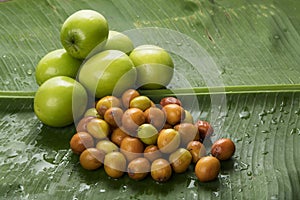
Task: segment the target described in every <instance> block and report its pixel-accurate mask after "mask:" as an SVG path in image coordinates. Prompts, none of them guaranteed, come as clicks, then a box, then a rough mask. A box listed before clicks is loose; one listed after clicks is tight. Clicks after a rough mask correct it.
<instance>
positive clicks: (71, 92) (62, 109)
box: [34, 76, 87, 127]
mask: <svg viewBox="0 0 300 200" xmlns="http://www.w3.org/2000/svg"><path fill="white" fill-rule="evenodd" d="M86 105H87V93H86V91H85V89H84V88H83V87H82V85H81V84H79V83H78V82H77V81H75V80H74V79H72V78H70V77H66V76H57V77H53V78H50V79H48V80H47V81H45V82H44V83H43V84H42V85H41V86H40V87H39V88H38V90H37V92H36V94H35V97H34V112H35V114H36V115H37V117H38V118H39V119H40V120H41V121H42V122H43V123H44V124H46V125H48V126H53V127H64V126H67V125H70V124H72V123H73V122H74V118H73V117H74V116H75V117H76V116H81V115H82V114H83V113H84V111H85V109H86ZM73 107H74V108H75V107H76V109H74V112H73Z"/></svg>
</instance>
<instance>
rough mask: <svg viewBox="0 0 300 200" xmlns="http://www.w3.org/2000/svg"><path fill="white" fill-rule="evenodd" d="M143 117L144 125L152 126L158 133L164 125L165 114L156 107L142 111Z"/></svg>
mask: <svg viewBox="0 0 300 200" xmlns="http://www.w3.org/2000/svg"><path fill="white" fill-rule="evenodd" d="M144 115H145V121H146V123H149V124H152V125H153V126H154V127H155V128H156V129H157V130H158V131H160V130H161V129H162V128H163V127H164V125H165V123H166V116H165V113H164V112H163V111H162V110H161V109H159V108H157V107H150V108H148V109H147V110H145V111H144Z"/></svg>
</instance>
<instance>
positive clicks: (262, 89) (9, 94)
mask: <svg viewBox="0 0 300 200" xmlns="http://www.w3.org/2000/svg"><path fill="white" fill-rule="evenodd" d="M140 92H141V94H143V95H148V96H157V95H160V96H168V95H174V94H176V95H178V96H182V95H209V94H251V93H270V92H276V93H281V92H300V84H288V85H287V84H285V85H255V86H254V85H243V86H216V87H194V88H174V89H160V90H140ZM34 96H35V91H1V90H0V99H3V98H34Z"/></svg>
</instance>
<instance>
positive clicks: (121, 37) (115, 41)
mask: <svg viewBox="0 0 300 200" xmlns="http://www.w3.org/2000/svg"><path fill="white" fill-rule="evenodd" d="M133 48H134V46H133V42H132V41H131V39H130V38H129V37H128V36H127V35H125V34H123V33H120V32H118V31H109V34H108V39H107V41H106V44H105V46H104V48H103V50H119V51H122V52H124V53H126V54H129V53H130V52H131V51H132V50H133Z"/></svg>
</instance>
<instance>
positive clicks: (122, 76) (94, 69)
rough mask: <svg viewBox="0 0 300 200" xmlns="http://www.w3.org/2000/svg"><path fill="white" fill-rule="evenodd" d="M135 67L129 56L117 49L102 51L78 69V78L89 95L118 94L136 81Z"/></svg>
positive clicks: (132, 85)
mask: <svg viewBox="0 0 300 200" xmlns="http://www.w3.org/2000/svg"><path fill="white" fill-rule="evenodd" d="M136 76H137V73H136V69H135V67H134V64H133V62H132V61H131V60H130V58H129V56H128V55H126V54H125V53H124V52H121V51H118V50H106V51H102V52H100V53H98V54H96V55H94V56H92V57H91V58H89V59H88V60H87V61H86V62H85V63H84V64H83V65H82V67H81V69H80V70H79V75H78V79H79V82H80V83H82V85H83V86H84V87H85V88H87V90H88V91H89V93H90V95H94V96H95V97H96V98H102V97H104V96H108V95H114V96H119V95H121V94H122V93H123V92H124V91H126V90H127V89H129V88H133V87H134V84H135V81H136Z"/></svg>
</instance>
